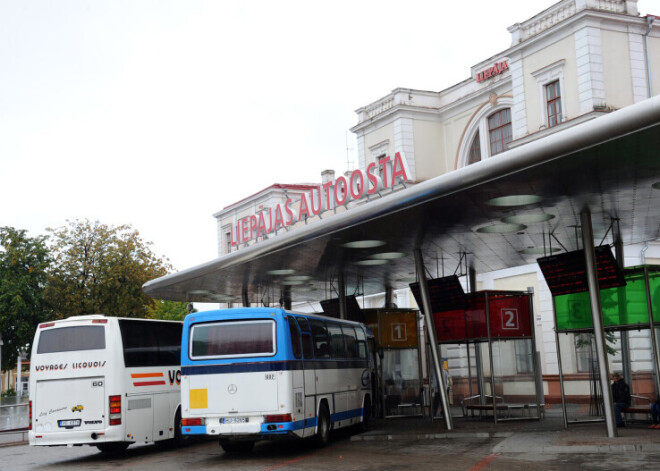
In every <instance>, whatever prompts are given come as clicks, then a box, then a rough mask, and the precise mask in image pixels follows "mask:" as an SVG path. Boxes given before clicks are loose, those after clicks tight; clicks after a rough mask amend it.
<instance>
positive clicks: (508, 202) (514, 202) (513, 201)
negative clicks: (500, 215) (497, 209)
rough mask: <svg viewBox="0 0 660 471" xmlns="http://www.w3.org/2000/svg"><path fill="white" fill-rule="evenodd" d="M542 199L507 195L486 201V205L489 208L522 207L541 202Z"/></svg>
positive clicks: (530, 196) (531, 196) (534, 196)
mask: <svg viewBox="0 0 660 471" xmlns="http://www.w3.org/2000/svg"><path fill="white" fill-rule="evenodd" d="M542 200H543V198H542V197H540V196H537V195H509V196H498V197H497V198H491V199H489V200H488V201H486V204H489V205H491V206H524V205H526V204H534V203H538V202H540V201H542Z"/></svg>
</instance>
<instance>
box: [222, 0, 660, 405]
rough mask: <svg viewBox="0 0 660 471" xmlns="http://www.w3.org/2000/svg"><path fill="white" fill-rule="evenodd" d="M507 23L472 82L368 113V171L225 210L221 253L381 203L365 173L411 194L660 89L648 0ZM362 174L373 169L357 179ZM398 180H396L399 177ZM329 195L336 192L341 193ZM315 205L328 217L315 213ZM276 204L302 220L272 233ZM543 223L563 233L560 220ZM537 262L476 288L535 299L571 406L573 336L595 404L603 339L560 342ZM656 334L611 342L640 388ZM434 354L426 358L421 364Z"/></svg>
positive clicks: (423, 378) (360, 123) (647, 249)
mask: <svg viewBox="0 0 660 471" xmlns="http://www.w3.org/2000/svg"><path fill="white" fill-rule="evenodd" d="M512 19H513V20H515V18H512ZM508 30H509V32H510V34H511V44H510V45H509V47H508V48H507V49H505V50H503V51H502V52H501V53H499V54H497V55H495V56H492V57H489V58H486V59H484V60H483V61H481V62H480V63H478V64H475V65H474V66H473V67H472V68H471V70H470V72H469V77H468V78H467V79H466V80H464V81H462V82H460V83H457V84H455V85H453V86H451V87H449V88H447V89H445V90H441V91H428V90H415V89H409V88H396V89H394V90H392V92H391V93H389V94H388V95H386V96H384V97H382V98H381V99H379V100H377V101H375V102H373V103H370V104H367V105H365V106H362V107H360V108H358V109H357V111H356V113H357V124H356V125H355V126H354V127H353V128H352V129H351V131H352V132H353V133H355V135H356V138H357V143H358V164H357V169H354V170H353V171H352V172H346V173H345V174H343V175H340V176H338V177H336V176H335V174H334V172H333V171H325V172H324V173H323V175H322V178H321V182H320V183H318V182H316V183H305V184H274V185H273V186H271V187H269V188H266V189H264V190H263V191H261V192H259V193H258V194H256V195H252V196H250V197H248V198H245V199H244V200H241V201H239V202H237V203H235V204H232V205H230V206H228V207H226V208H224V209H223V210H221V211H219V212H218V213H216V214H215V215H214V216H215V218H216V220H217V227H218V254H219V255H225V254H227V253H230V252H233V251H240V250H241V249H242V248H244V247H248V246H251V245H253V244H256V243H259V241H260V240H263V239H268V238H272V237H277V235H278V232H288V231H290V230H296V228H298V227H301V226H302V225H307V224H313V223H315V222H317V221H319V220H321V219H323V218H327V217H332V216H333V215H334V214H336V213H337V212H342V211H347V210H350V209H351V208H352V207H354V206H357V205H362V204H369V203H370V201H371V200H372V199H373V198H378V194H372V195H366V197H364V198H350V197H348V195H349V194H350V193H351V192H357V191H358V190H357V186H359V185H360V182H361V181H362V180H363V179H364V176H367V175H373V176H375V177H378V182H379V183H378V185H379V192H378V193H380V192H381V191H382V192H396V191H405V189H407V188H409V187H410V186H414V185H416V184H419V183H421V182H424V181H426V180H428V179H431V178H434V177H437V176H439V175H443V174H446V173H448V172H460V170H461V169H462V168H464V167H467V166H469V165H472V164H474V163H476V162H479V161H483V160H486V159H490V158H493V157H495V156H497V155H498V154H500V153H503V152H504V151H507V150H510V149H514V148H516V147H520V146H524V145H526V144H529V143H531V142H533V141H536V140H538V139H541V138H543V137H546V136H548V135H550V134H554V133H561V132H563V131H565V130H568V129H570V128H572V127H574V126H576V125H578V124H581V123H584V122H586V121H590V120H595V119H598V118H599V117H601V116H604V115H607V114H609V113H611V112H613V111H615V110H618V109H622V108H625V107H627V106H629V105H632V104H634V103H638V102H641V101H643V100H646V99H648V98H650V97H652V96H654V95H657V94H658V93H659V92H660V17H655V16H651V15H647V16H641V15H640V14H639V12H638V9H637V1H636V0H562V1H560V2H557V3H555V4H554V5H552V6H551V7H549V8H548V9H546V10H544V11H542V12H540V13H538V14H537V15H535V16H534V17H532V18H529V19H527V20H525V21H522V22H519V23H515V24H513V25H512V26H510V27H509V28H508ZM395 156H396V157H398V158H399V160H396V159H395V158H394V157H395ZM622 158H625V156H622ZM319 166H320V167H321V168H322V166H323V163H322V162H319ZM356 170H359V171H360V172H361V174H360V175H358V176H357V177H355V175H356ZM392 175H396V177H397V178H394V179H390V177H391V176H392ZM361 178H362V180H361ZM315 188H326V190H327V191H328V194H324V193H322V192H321V191H319V192H318V194H316V195H315V194H314V189H315ZM523 190H524V189H523ZM330 192H334V193H333V197H330V196H329V193H330ZM301 200H304V201H302V203H301ZM315 201H316V203H314V202H315ZM287 202H288V203H287ZM314 204H316V206H317V207H316V209H318V211H314V210H313V209H314V208H313V206H314ZM274 208H280V209H279V211H280V213H281V214H280V216H279V217H280V218H281V219H286V218H287V215H286V214H285V213H286V210H287V208H291V210H292V213H291V215H290V216H291V217H289V218H288V222H289V223H290V224H283V225H281V226H284V225H286V226H287V227H286V228H283V229H278V230H269V228H272V227H278V226H277V225H273V224H271V222H272V221H273V218H274V217H276V216H275V214H274V213H275V211H276V209H274ZM266 212H269V214H268V215H266V214H265V213H266ZM302 213H304V214H302ZM269 221H270V222H269ZM544 224H547V225H548V227H551V226H552V221H551V220H549V221H545V222H544ZM440 256H441V257H442V254H441V255H440ZM535 257H538V255H534V254H530V255H529V256H528V257H527V260H526V263H523V264H521V266H519V267H516V268H510V269H506V270H499V271H492V272H488V273H479V274H477V278H476V281H477V286H476V288H477V289H480V290H518V291H530V292H533V293H534V294H533V306H534V307H533V311H534V330H535V337H536V345H534V346H533V349H534V350H535V351H536V352H538V355H539V359H540V365H541V371H542V374H543V382H544V384H543V388H544V395H545V402H558V401H559V400H560V398H559V383H558V381H559V380H558V356H557V355H558V345H557V339H559V342H560V344H561V345H560V347H561V348H560V351H561V363H562V365H563V366H562V368H563V371H564V375H565V380H566V386H565V391H566V392H567V394H568V395H569V396H571V397H572V398H573V399H574V400H576V401H578V402H579V401H588V400H589V398H588V396H589V383H590V381H591V379H590V374H591V373H593V370H592V368H593V364H592V363H593V355H592V354H591V353H590V351H591V350H592V349H593V346H592V343H591V341H590V340H588V339H587V340H586V341H585V338H584V337H583V336H580V335H574V334H566V335H561V336H558V337H556V336H555V332H554V328H555V320H554V311H553V302H552V296H551V294H550V291H549V289H548V286H547V284H546V282H545V280H544V277H543V274H542V273H541V270H540V269H539V266H538V265H537V263H536V262H535ZM624 264H625V266H635V265H645V264H646V265H649V264H660V244H658V243H656V242H649V243H647V244H645V245H638V246H627V247H626V248H625V263H624ZM451 268H452V269H453V268H454V267H451ZM463 275H465V276H463V277H462V282H463V284H464V285H466V286H467V274H465V273H464V274H463ZM473 288H474V287H473ZM291 289H292V290H293V293H294V294H295V296H293V299H294V305H293V307H294V308H301V309H309V310H318V304H315V301H318V300H315V299H311V298H310V299H307V300H305V294H304V292H302V291H300V292H296V286H292V288H291ZM278 296H279V294H278V293H264V295H263V299H264V301H265V302H266V303H268V302H270V303H275V302H278ZM217 301H219V302H232V303H240V302H241V301H242V300H241V299H217ZM358 301H359V302H360V304H361V305H362V308H363V309H366V308H380V307H390V306H394V305H396V306H397V307H398V308H410V309H417V308H418V306H417V304H416V302H415V298H414V297H413V296H412V294H411V292H410V290H408V289H405V290H398V291H396V292H394V293H383V294H382V295H372V296H370V297H364V298H361V299H358ZM421 332H422V333H423V326H422V327H421ZM622 337H625V338H622ZM649 342H650V336H649V333H648V331H643V330H640V331H639V332H637V331H631V332H626V333H616V335H615V338H614V339H613V340H612V343H611V345H612V347H613V349H614V350H615V353H614V354H613V356H612V360H611V365H612V367H613V368H612V369H618V370H621V369H623V370H624V371H625V372H626V374H627V379H628V380H629V382H631V383H632V384H633V390H634V391H638V392H644V393H648V392H649V391H651V392H652V391H653V381H652V379H651V377H652V375H653V370H654V368H653V357H652V348H651V346H650V343H649ZM622 343H624V344H625V350H626V351H627V352H628V354H629V355H628V357H627V359H624V357H625V356H626V355H622V353H621V351H622V348H621V345H622ZM517 348H518V347H516V348H513V347H512V348H510V351H504V350H503V351H500V353H499V355H501V356H502V357H503V358H509V361H504V362H502V363H503V364H504V365H508V366H507V367H506V368H508V369H509V371H508V374H510V375H511V377H514V376H515V375H516V374H518V373H521V372H528V371H529V363H530V361H531V356H532V355H533V354H534V353H533V352H532V351H517V350H516V349H517ZM422 350H423V349H422ZM424 353H425V352H423V351H422V352H421V357H422V359H421V360H420V361H421V363H424V360H423V357H424ZM442 356H443V357H444V358H446V359H447V363H448V367H449V372H450V375H452V376H454V377H456V378H459V377H465V376H466V362H465V351H464V350H462V349H460V348H451V347H449V348H446V349H444V350H443V351H442ZM399 359H400V362H403V363H404V365H403V368H402V364H399V365H393V369H396V370H398V371H400V370H401V369H404V370H405V369H406V368H405V364H415V365H417V360H415V361H411V360H410V359H409V358H408V359H406V355H403V356H401V355H400V356H399ZM415 367H417V366H415ZM427 375H428V372H427V371H425V370H424V368H421V367H420V373H419V376H420V377H418V380H419V383H417V385H418V386H421V385H422V384H426V385H427V386H428V384H429V383H430V381H429V380H428V377H427ZM455 386H456V389H459V386H458V385H456V384H455ZM462 394H463V396H464V395H465V394H466V393H465V392H463V393H462Z"/></svg>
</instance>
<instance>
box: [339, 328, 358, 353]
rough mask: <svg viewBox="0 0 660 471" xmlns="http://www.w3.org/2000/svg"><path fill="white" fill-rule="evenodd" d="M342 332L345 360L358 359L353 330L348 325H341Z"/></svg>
mask: <svg viewBox="0 0 660 471" xmlns="http://www.w3.org/2000/svg"><path fill="white" fill-rule="evenodd" d="M341 330H342V331H343V332H344V344H345V345H346V358H358V353H357V342H356V339H355V330H354V329H353V327H352V326H350V325H342V326H341Z"/></svg>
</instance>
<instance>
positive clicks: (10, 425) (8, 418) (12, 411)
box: [0, 396, 29, 432]
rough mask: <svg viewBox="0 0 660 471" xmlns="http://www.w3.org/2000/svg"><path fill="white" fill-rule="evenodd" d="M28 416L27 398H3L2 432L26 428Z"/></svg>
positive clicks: (1, 408) (0, 423)
mask: <svg viewBox="0 0 660 471" xmlns="http://www.w3.org/2000/svg"><path fill="white" fill-rule="evenodd" d="M28 415H29V403H28V397H27V396H17V397H3V398H2V399H1V400H0V432H2V431H5V430H16V429H22V428H26V427H27V426H28V421H29V417H28Z"/></svg>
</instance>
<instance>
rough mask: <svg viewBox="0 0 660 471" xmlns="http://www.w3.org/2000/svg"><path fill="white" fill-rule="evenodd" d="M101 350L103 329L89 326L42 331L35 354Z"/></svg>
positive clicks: (103, 339)
mask: <svg viewBox="0 0 660 471" xmlns="http://www.w3.org/2000/svg"><path fill="white" fill-rule="evenodd" d="M103 349H105V328H104V327H103V326H101V325H95V326H92V325H89V326H78V327H59V328H53V329H50V330H42V331H41V335H40V336H39V346H38V347H37V353H58V352H76V351H80V350H103Z"/></svg>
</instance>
